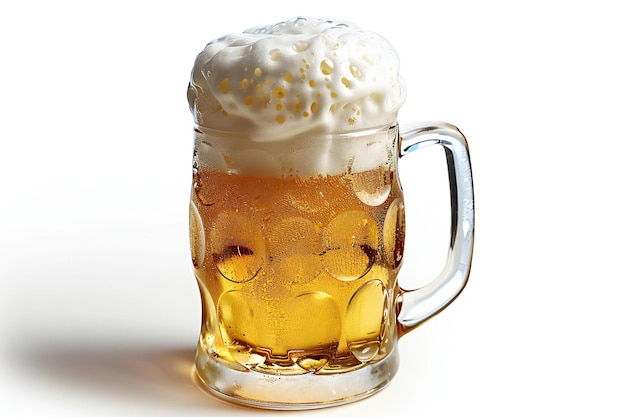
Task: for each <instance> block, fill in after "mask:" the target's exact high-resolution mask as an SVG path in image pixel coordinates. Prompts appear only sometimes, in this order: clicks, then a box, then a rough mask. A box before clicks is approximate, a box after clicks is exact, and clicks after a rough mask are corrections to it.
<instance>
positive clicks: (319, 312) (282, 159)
mask: <svg viewBox="0 0 626 417" xmlns="http://www.w3.org/2000/svg"><path fill="white" fill-rule="evenodd" d="M317 29H319V28H317ZM340 30H342V31H345V28H344V27H343V26H340ZM266 32H267V29H263V30H261V31H260V32H258V33H263V34H264V33H266ZM207 48H208V47H207ZM217 49H219V48H217ZM292 49H293V48H292ZM282 54H283V56H284V55H285V52H284V51H283V52H282ZM212 56H213V55H212ZM268 56H271V54H269V55H268ZM294 56H295V55H294ZM298 58H299V56H298ZM294 59H295V58H294ZM300 61H301V62H304V61H305V59H304V58H302V59H301V60H300ZM311 61H312V58H311V57H309V61H308V62H311ZM289 62H291V63H293V62H294V61H293V60H292V61H289ZM289 62H287V63H289ZM320 62H321V63H320ZM205 63H206V61H205ZM334 64H335V65H336V66H337V62H335V63H334ZM285 65H286V64H285ZM316 66H317V67H318V68H320V69H321V70H320V71H319V72H321V76H320V77H321V78H319V79H315V78H313V76H311V75H309V76H308V77H309V78H312V79H313V80H316V82H315V83H312V82H310V80H309V79H308V78H307V79H303V82H302V85H304V84H305V83H308V84H309V85H313V84H318V82H319V81H321V80H324V78H323V77H322V76H323V75H326V76H328V75H329V74H325V71H324V64H323V60H322V61H319V62H318V63H316ZM336 66H335V69H337V68H336ZM196 67H202V68H204V69H202V70H198V71H197V73H195V74H194V75H193V76H192V82H191V83H190V93H189V97H190V104H191V106H192V110H193V111H194V115H195V116H196V128H195V145H194V156H193V190H192V194H191V204H190V238H191V255H192V261H193V266H194V271H195V276H196V279H197V282H198V286H199V289H200V294H201V299H202V326H201V335H200V338H199V342H198V349H197V356H196V362H195V367H196V375H197V377H198V379H199V381H200V384H201V386H202V387H204V388H206V389H207V390H208V391H210V392H211V393H213V394H215V395H217V396H218V397H221V398H223V399H227V400H230V401H234V402H238V403H241V404H247V405H251V406H256V407H262V408H272V409H305V408H318V407H325V406H330V405H338V404H343V403H347V402H351V401H355V400H357V399H360V398H364V397H367V396H369V395H371V394H373V393H375V392H377V391H378V390H380V389H381V388H383V387H385V386H386V385H387V384H388V383H389V382H390V380H391V379H392V378H393V376H394V374H395V373H396V371H397V369H398V344H397V342H398V339H399V338H400V337H401V336H403V335H404V334H406V333H407V332H409V331H410V330H412V329H414V328H416V327H417V326H419V325H420V324H421V323H423V322H424V321H425V320H427V319H429V318H430V317H432V316H433V315H435V314H437V313H438V312H440V311H441V310H442V309H444V308H445V307H446V306H447V305H449V304H450V303H451V302H452V301H453V300H454V299H455V298H456V297H457V295H458V294H459V293H460V292H461V291H462V289H463V287H464V286H465V284H466V282H467V279H468V275H469V269H470V262H471V257H472V245H473V229H474V213H473V204H474V203H473V188H472V176H471V167H470V159H469V154H468V149H467V144H466V141H465V138H464V137H463V135H462V134H461V133H460V131H459V130H458V129H457V128H455V127H454V126H451V125H448V124H445V123H427V124H416V125H410V126H406V127H405V128H402V127H399V126H398V125H397V123H396V122H395V120H392V121H386V122H385V123H384V124H379V125H376V123H379V122H380V117H378V115H379V113H372V117H371V118H369V119H367V120H365V121H364V122H363V123H362V124H360V125H359V124H358V123H354V124H353V123H350V122H349V117H351V116H349V115H348V116H347V117H348V118H345V120H348V122H347V124H346V126H348V127H349V128H345V129H336V125H333V127H332V128H329V129H326V131H325V130H324V129H322V130H320V129H317V130H306V129H304V130H302V131H298V128H299V127H300V126H307V123H309V122H310V120H311V119H313V118H314V117H315V115H314V113H315V111H316V110H317V111H321V110H322V108H323V106H324V103H326V104H327V108H328V109H330V110H328V111H329V112H331V113H332V111H335V110H332V103H331V102H330V101H328V102H324V101H323V99H322V95H321V93H319V92H315V91H313V92H311V93H310V95H309V96H308V100H309V101H308V102H306V100H305V99H307V97H304V93H298V94H297V95H298V99H299V100H300V102H301V103H302V104H301V108H299V109H298V108H297V107H298V106H297V105H296V104H294V103H296V102H295V101H292V102H287V101H284V100H282V99H285V98H287V96H288V95H289V94H287V93H288V91H286V90H287V87H289V85H287V84H280V83H277V82H276V81H275V80H276V79H279V78H280V79H282V81H283V82H285V83H286V81H287V79H289V78H291V76H288V75H285V74H287V71H285V70H282V72H280V73H277V74H278V75H276V76H275V77H274V78H271V77H270V78H269V80H270V82H266V81H264V78H263V77H262V73H263V72H266V73H267V72H268V71H269V70H268V69H267V67H263V68H261V67H257V68H250V69H249V75H242V76H241V77H240V79H238V80H236V82H237V84H238V86H237V91H235V92H231V89H234V86H233V84H234V81H233V78H234V75H233V72H232V71H231V72H226V74H227V75H223V76H221V77H222V78H219V76H217V78H216V79H215V81H213V84H214V87H215V88H214V91H211V93H210V96H209V98H207V97H206V94H208V93H207V90H209V89H210V88H209V87H211V85H210V84H211V83H210V82H209V83H208V84H209V85H207V80H209V81H210V76H214V77H216V72H218V73H219V68H218V67H217V66H216V65H213V66H211V71H212V72H211V74H209V70H206V67H207V66H206V65H204V64H203V65H199V64H196ZM241 68H244V67H243V66H241ZM302 68H306V67H305V66H303V67H302ZM346 68H347V71H351V69H350V68H348V67H346ZM327 69H328V68H327ZM337 70H338V69H337ZM242 71H244V70H243V69H242ZM294 72H295V71H294ZM301 72H302V71H301ZM326 72H327V71H326ZM302 73H303V74H304V73H305V72H302ZM289 74H291V73H290V72H289ZM255 77H256V78H255ZM326 79H327V80H329V79H330V77H326ZM224 80H227V82H225V81H224ZM292 82H293V81H292ZM339 82H341V83H342V84H343V85H345V84H346V82H348V80H346V81H339ZM203 83H204V84H203ZM226 84H229V85H228V86H226ZM254 85H260V86H261V88H255V87H254ZM285 85H286V87H285ZM329 85H330V81H329ZM244 87H245V88H248V87H250V89H249V90H245V88H244ZM331 87H332V88H327V87H323V86H322V87H320V88H327V89H328V90H331V91H330V93H329V97H332V94H331V93H332V91H333V89H334V88H335V87H334V86H331ZM263 88H265V90H264V89H263ZM277 88H282V89H283V90H282V92H281V93H280V94H277V93H276V91H277V90H276V89H277ZM249 91H255V92H257V93H259V94H257V95H255V96H254V97H253V100H254V103H247V102H246V101H247V100H248V97H249V96H248V92H249ZM299 91H300V90H299ZM302 91H303V90H302ZM264 92H265V93H264ZM237 94H240V98H241V108H242V109H245V110H248V107H244V106H252V105H255V106H258V109H257V110H256V111H257V116H258V117H259V118H262V117H263V114H264V113H263V112H265V111H267V112H269V111H270V110H271V111H272V112H273V113H272V117H273V119H274V120H273V122H274V123H275V124H276V126H275V127H273V128H272V132H273V135H265V133H264V131H263V130H262V129H261V130H259V129H257V128H254V127H250V126H252V125H246V123H245V120H244V119H243V117H242V116H241V115H242V114H243V113H239V114H238V115H237V114H232V113H233V112H235V113H236V111H237V109H238V107H236V106H230V107H229V106H228V105H224V103H227V101H224V100H225V99H224V100H222V101H221V102H218V101H219V100H218V99H219V98H229V99H232V100H236V99H237V97H236V95H237ZM263 94H265V96H266V97H265V98H263V99H262V100H261V99H259V97H261V96H262V95H263ZM203 95H205V96H203ZM229 95H230V96H233V95H234V96H235V97H234V98H233V97H227V96H229ZM251 96H252V95H250V97H251ZM293 96H294V97H295V94H294V95H293ZM264 100H266V101H265V102H264ZM257 101H258V103H257ZM399 101H401V100H399ZM207 103H208V104H207ZM216 103H217V104H216ZM315 103H318V104H317V105H316V104H315ZM203 106H205V107H203ZM283 106H284V107H288V108H291V109H292V112H291V113H284V112H283ZM316 107H317V109H316ZM268 108H269V110H268ZM279 109H280V111H278V110H279ZM303 109H304V110H303ZM360 109H361V110H362V115H363V117H365V116H366V115H367V109H366V108H363V107H361V108H360ZM296 111H297V116H298V117H299V118H297V117H295V116H294V114H296V113H295V112H296ZM350 111H352V113H350V114H353V115H355V114H354V108H352V109H350ZM276 112H278V113H276ZM224 113H231V114H230V115H228V114H224ZM307 113H308V114H307ZM339 113H340V111H338V110H337V111H335V112H334V113H332V117H338V116H337V115H338V114H339ZM391 114H392V115H394V113H393V112H391ZM207 115H209V116H211V118H212V119H209V118H207V117H206V116H207ZM274 115H276V116H274ZM281 115H283V116H281ZM229 116H231V117H235V122H232V123H231V124H230V125H229V124H227V123H230V122H228V120H229V119H228V117H229ZM345 116H346V114H344V115H343V116H342V117H345ZM219 117H223V118H224V119H218V118H219ZM281 117H283V118H284V119H282V120H281ZM207 120H209V121H207ZM220 120H222V121H224V123H223V124H220V123H219V121H220ZM323 121H324V120H322V122H323ZM318 122H319V120H318ZM289 123H291V125H289ZM319 123H321V122H319ZM319 123H318V124H319ZM326 124H328V122H327V121H326ZM355 125H356V126H355ZM283 127H284V129H285V130H284V131H285V132H288V134H286V135H283V136H280V133H279V132H280V131H279V130H278V129H280V128H283ZM335 129H336V130H337V131H334V130H335ZM255 132H256V134H255ZM276 137H280V140H270V139H273V138H276ZM431 144H438V145H441V146H443V147H444V149H445V153H446V156H447V164H448V172H449V179H450V193H451V198H450V201H451V206H452V207H451V213H452V231H451V239H450V249H449V253H448V258H447V263H446V265H445V268H444V270H443V272H442V273H441V274H440V275H439V276H438V277H436V278H435V279H434V280H433V281H432V282H430V283H429V284H428V285H426V286H425V287H423V288H420V289H404V288H401V287H400V286H399V285H398V281H397V275H398V273H399V270H400V267H401V265H402V263H403V260H404V257H405V254H404V241H405V205H404V198H403V192H402V187H401V185H400V180H399V173H398V160H399V158H405V157H406V155H408V154H409V153H410V152H411V151H413V150H416V149H419V148H421V147H424V146H427V145H431ZM409 261H410V257H409Z"/></svg>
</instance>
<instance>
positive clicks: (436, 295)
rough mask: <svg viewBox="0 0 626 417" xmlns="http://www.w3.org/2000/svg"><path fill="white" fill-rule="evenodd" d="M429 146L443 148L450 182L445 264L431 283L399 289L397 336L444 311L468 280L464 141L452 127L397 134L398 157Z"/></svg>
mask: <svg viewBox="0 0 626 417" xmlns="http://www.w3.org/2000/svg"><path fill="white" fill-rule="evenodd" d="M430 145H441V146H443V147H444V150H445V154H446V160H447V163H448V178H449V181H450V205H451V209H450V211H451V217H452V219H451V234H450V247H449V249H448V257H447V260H446V264H445V266H444V268H443V270H442V271H441V273H440V274H439V276H437V278H435V280H433V281H432V282H430V283H429V284H427V285H426V286H424V287H422V288H418V289H414V290H405V289H403V288H400V293H399V295H398V297H397V298H396V315H397V321H398V328H399V332H400V336H402V335H404V334H406V333H408V332H409V331H411V330H413V329H415V328H416V327H417V326H419V325H420V324H422V323H424V322H425V321H426V320H428V319H430V318H431V317H433V316H435V315H436V314H438V313H439V312H441V311H442V310H443V309H445V308H446V307H447V306H448V305H450V303H452V301H454V299H455V298H456V297H457V296H458V295H459V294H460V293H461V291H462V290H463V288H464V287H465V284H466V283H467V279H468V277H469V272H470V265H471V261H472V252H473V247H474V187H473V183H472V168H471V163H470V156H469V150H468V147H467V141H466V140H465V137H464V136H463V134H462V133H461V132H460V131H459V129H457V128H456V127H455V126H452V125H450V124H447V123H441V122H435V123H433V122H430V123H419V124H417V123H416V124H411V125H408V126H407V127H406V128H404V129H401V132H400V157H404V156H405V155H407V154H409V153H410V152H413V151H415V150H417V149H420V148H424V147H426V146H430Z"/></svg>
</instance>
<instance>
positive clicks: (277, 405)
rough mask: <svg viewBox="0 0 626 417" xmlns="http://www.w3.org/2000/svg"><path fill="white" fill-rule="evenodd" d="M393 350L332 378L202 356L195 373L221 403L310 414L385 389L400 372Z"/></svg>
mask: <svg viewBox="0 0 626 417" xmlns="http://www.w3.org/2000/svg"><path fill="white" fill-rule="evenodd" d="M398 364H399V362H398V353H397V349H393V350H392V351H391V353H390V354H389V355H388V356H387V357H385V358H384V359H382V360H380V361H378V362H376V363H373V364H368V365H366V366H364V367H362V368H359V369H356V370H352V371H349V372H343V373H335V374H328V375H316V374H312V373H311V374H303V375H270V374H265V373H260V372H255V371H239V370H235V369H232V368H229V367H227V366H225V365H223V364H221V363H219V362H218V361H217V360H216V359H215V358H214V357H212V356H210V355H206V354H202V355H199V356H198V358H197V359H196V366H195V369H194V375H195V380H196V381H195V382H196V384H197V385H198V387H199V388H200V389H201V390H203V391H205V392H207V393H209V394H212V395H213V396H216V397H217V398H219V399H222V400H226V401H228V402H232V403H236V404H239V405H245V406H250V407H255V408H263V409H270V410H308V409H316V408H325V407H333V406H338V405H343V404H348V403H351V402H354V401H358V400H361V399H364V398H367V397H369V396H371V395H373V394H375V393H377V392H378V391H380V390H382V389H383V388H385V387H386V386H387V385H388V384H389V382H390V381H391V380H392V379H393V377H394V375H395V374H396V372H397V370H398Z"/></svg>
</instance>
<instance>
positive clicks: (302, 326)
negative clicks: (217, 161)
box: [190, 168, 404, 374]
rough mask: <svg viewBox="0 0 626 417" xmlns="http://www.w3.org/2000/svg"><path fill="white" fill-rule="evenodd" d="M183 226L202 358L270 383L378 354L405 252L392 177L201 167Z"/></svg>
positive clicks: (386, 338)
mask: <svg viewBox="0 0 626 417" xmlns="http://www.w3.org/2000/svg"><path fill="white" fill-rule="evenodd" d="M190 225H191V247H192V258H193V262H194V267H195V274H196V278H197V280H198V283H199V287H200V291H201V294H202V302H203V325H202V335H201V338H200V343H199V349H200V351H201V352H202V353H204V354H208V355H211V356H212V357H216V358H219V359H220V360H222V361H224V363H225V364H227V365H228V366H230V367H232V368H234V369H242V370H243V369H253V370H256V371H260V372H266V373H274V374H276V373H278V374H300V373H309V372H314V373H333V372H341V371H344V370H346V369H352V368H355V367H359V366H361V365H362V364H364V363H371V362H372V361H378V360H380V359H382V358H384V357H385V356H386V355H387V354H388V352H389V350H390V349H391V347H392V343H393V342H392V341H393V340H394V339H395V328H394V326H393V325H392V324H391V323H393V322H394V320H393V317H394V315H395V310H394V309H395V304H394V300H395V288H396V274H397V271H398V269H399V267H400V263H401V261H402V255H403V247H404V205H403V203H402V193H401V190H400V187H399V184H398V182H397V179H396V177H395V172H394V171H392V170H389V169H388V168H380V169H378V170H368V171H364V172H361V173H356V174H345V175H334V176H330V175H328V176H318V177H311V178H307V179H302V178H298V177H292V178H280V177H262V176H250V175H228V174H227V173H223V172H216V171H212V170H209V169H203V168H200V169H198V170H197V171H196V173H195V176H194V191H193V193H192V201H191V207H190ZM200 372H202V370H200Z"/></svg>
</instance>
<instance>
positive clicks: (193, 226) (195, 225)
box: [189, 201, 206, 268]
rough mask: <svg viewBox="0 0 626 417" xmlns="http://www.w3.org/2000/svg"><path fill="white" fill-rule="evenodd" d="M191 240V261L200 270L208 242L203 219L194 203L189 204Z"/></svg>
mask: <svg viewBox="0 0 626 417" xmlns="http://www.w3.org/2000/svg"><path fill="white" fill-rule="evenodd" d="M189 238H190V246H191V261H192V263H193V266H194V267H195V268H199V267H200V266H202V264H203V263H204V253H205V251H206V241H205V235H204V226H203V225H202V218H201V217H200V213H199V212H198V207H196V205H195V204H194V202H193V201H192V202H190V204H189Z"/></svg>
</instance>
